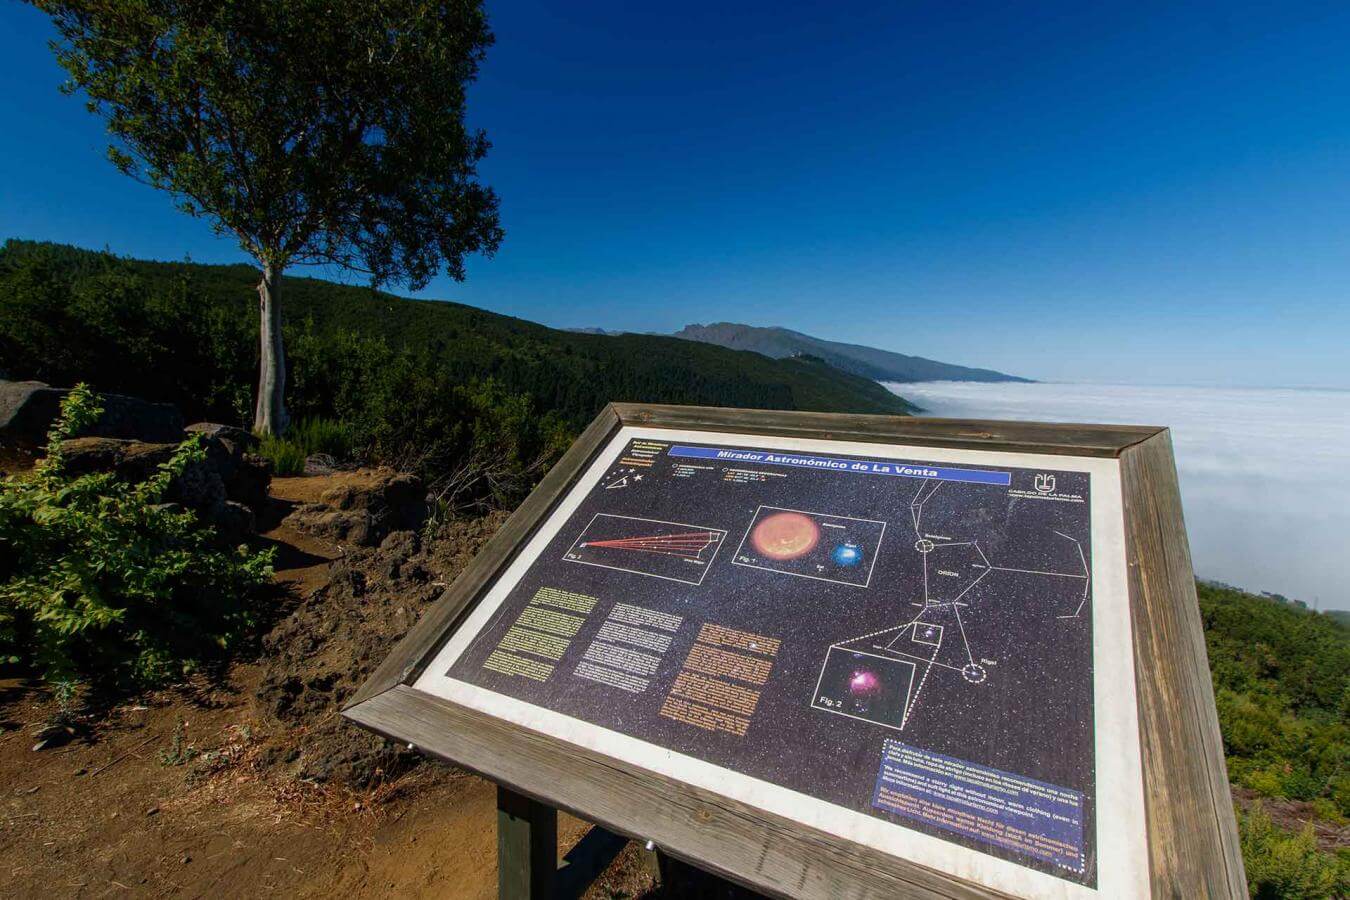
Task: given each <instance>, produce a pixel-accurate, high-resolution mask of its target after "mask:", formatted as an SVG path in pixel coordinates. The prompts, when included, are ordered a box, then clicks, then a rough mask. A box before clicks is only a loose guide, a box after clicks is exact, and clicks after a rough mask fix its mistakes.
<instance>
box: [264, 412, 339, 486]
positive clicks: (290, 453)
mask: <svg viewBox="0 0 1350 900" xmlns="http://www.w3.org/2000/svg"><path fill="white" fill-rule="evenodd" d="M354 444H355V438H354V437H353V429H352V428H351V426H349V425H347V424H345V423H343V422H337V421H334V420H332V419H325V418H322V417H320V416H310V417H307V418H304V419H301V420H300V421H298V422H296V423H295V424H293V425H291V427H290V428H288V429H287V430H286V434H285V436H284V437H274V436H272V435H263V436H262V439H261V443H260V444H259V446H258V452H259V453H261V454H262V455H263V456H264V457H266V458H267V459H268V460H270V461H271V463H272V472H273V473H274V474H276V475H303V474H304V473H305V460H306V459H307V458H308V457H310V456H313V455H314V454H316V453H324V454H327V455H328V456H331V457H333V458H334V459H337V460H345V459H350V458H351V456H352V452H353V446H354Z"/></svg>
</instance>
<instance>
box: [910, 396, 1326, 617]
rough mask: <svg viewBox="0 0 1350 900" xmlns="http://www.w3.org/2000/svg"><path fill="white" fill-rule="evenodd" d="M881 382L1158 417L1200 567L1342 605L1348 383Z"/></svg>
mask: <svg viewBox="0 0 1350 900" xmlns="http://www.w3.org/2000/svg"><path fill="white" fill-rule="evenodd" d="M887 387H888V388H890V389H891V390H893V391H895V392H896V393H898V394H901V395H903V396H904V397H905V398H906V399H909V400H911V401H913V402H915V403H918V404H919V405H920V406H922V407H924V408H925V410H927V413H928V414H929V415H935V416H950V417H955V418H984V419H1026V420H1039V421H1044V422H1105V423H1130V424H1139V425H1166V426H1168V427H1170V428H1171V429H1172V440H1173V443H1174V445H1175V448H1176V454H1177V468H1178V471H1179V473H1180V478H1181V493H1182V499H1183V501H1184V503H1185V507H1186V524H1187V530H1188V531H1189V533H1190V538H1191V554H1192V557H1193V559H1194V562H1195V568H1196V572H1197V573H1199V574H1200V575H1201V576H1203V577H1206V578H1215V579H1218V580H1220V581H1226V582H1228V583H1230V584H1235V585H1239V586H1241V587H1244V588H1247V589H1249V590H1263V591H1275V592H1278V593H1281V594H1285V595H1286V596H1290V597H1294V598H1297V599H1299V600H1303V601H1304V602H1306V603H1308V604H1309V605H1311V604H1312V603H1313V602H1314V601H1316V602H1318V604H1319V606H1320V608H1322V609H1347V608H1350V588H1347V578H1348V577H1350V392H1346V391H1323V390H1283V389H1269V390H1267V389H1224V388H1198V387H1139V386H1130V385H1091V384H971V383H962V382H926V383H922V384H888V385H887Z"/></svg>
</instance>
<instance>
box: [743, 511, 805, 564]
mask: <svg viewBox="0 0 1350 900" xmlns="http://www.w3.org/2000/svg"><path fill="white" fill-rule="evenodd" d="M819 541H820V528H819V526H817V525H816V522H815V520H814V519H812V518H811V517H810V516H807V515H803V514H802V513H798V512H780V513H774V514H773V515H771V516H765V517H764V518H763V519H761V520H760V523H759V524H758V525H756V526H755V530H754V531H752V532H750V543H751V545H752V546H754V548H755V549H756V550H758V551H759V553H760V554H761V555H763V556H766V557H768V558H769V559H779V560H782V559H798V558H800V557H803V556H805V555H806V554H808V553H810V552H811V551H812V550H814V549H815V547H816V544H817V543H818V542H819Z"/></svg>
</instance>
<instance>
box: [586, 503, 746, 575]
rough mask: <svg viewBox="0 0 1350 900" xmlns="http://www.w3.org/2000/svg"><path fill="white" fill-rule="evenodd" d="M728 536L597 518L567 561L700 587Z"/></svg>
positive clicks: (633, 520) (696, 528)
mask: <svg viewBox="0 0 1350 900" xmlns="http://www.w3.org/2000/svg"><path fill="white" fill-rule="evenodd" d="M726 536H727V533H726V531H725V530H724V529H721V528H707V527H705V526H702V525H687V524H684V523H682V522H663V521H660V520H658V519H640V518H637V517H635V516H617V515H612V514H610V513H596V514H595V515H594V516H592V517H591V520H590V522H588V523H586V527H585V528H583V529H582V530H581V534H579V535H577V538H576V540H575V541H573V542H572V545H571V546H570V547H568V548H567V552H566V553H564V554H563V559H564V560H566V561H567V562H574V563H581V564H582V565H586V566H599V567H600V568H602V569H614V570H616V571H619V572H632V573H633V574H634V575H648V576H650V577H652V578H664V579H666V580H667V581H680V582H683V583H685V584H692V585H695V586H697V585H700V584H702V583H703V579H704V577H706V576H707V574H708V567H709V566H711V565H712V561H713V559H715V558H716V556H717V551H718V550H720V549H722V541H723V540H724V539H725V538H726Z"/></svg>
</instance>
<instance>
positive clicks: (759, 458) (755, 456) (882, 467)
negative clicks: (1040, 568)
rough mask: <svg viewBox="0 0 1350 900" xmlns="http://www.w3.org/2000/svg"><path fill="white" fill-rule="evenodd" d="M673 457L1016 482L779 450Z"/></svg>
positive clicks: (973, 472)
mask: <svg viewBox="0 0 1350 900" xmlns="http://www.w3.org/2000/svg"><path fill="white" fill-rule="evenodd" d="M667 452H668V453H669V454H670V455H671V456H683V457H690V458H693V459H717V460H723V461H725V462H745V463H760V464H762V465H769V466H794V467H797V468H802V469H825V470H827V471H833V472H859V473H862V474H864V475H894V476H896V477H899V478H930V479H933V480H935V481H965V482H969V483H971V484H1000V485H1005V486H1006V485H1008V484H1011V483H1012V475H1011V474H1010V473H1008V472H993V471H989V470H987V469H948V468H942V467H940V466H922V465H919V466H915V465H910V464H909V463H901V462H886V461H881V460H872V459H840V458H839V457H835V456H808V455H804V454H801V453H783V452H779V451H776V450H738V449H730V448H726V447H687V446H684V445H680V444H677V445H675V446H674V447H671V448H670V450H668V451H667Z"/></svg>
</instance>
